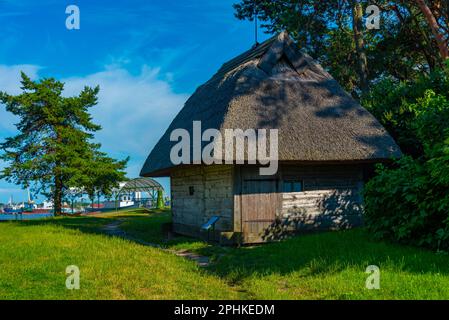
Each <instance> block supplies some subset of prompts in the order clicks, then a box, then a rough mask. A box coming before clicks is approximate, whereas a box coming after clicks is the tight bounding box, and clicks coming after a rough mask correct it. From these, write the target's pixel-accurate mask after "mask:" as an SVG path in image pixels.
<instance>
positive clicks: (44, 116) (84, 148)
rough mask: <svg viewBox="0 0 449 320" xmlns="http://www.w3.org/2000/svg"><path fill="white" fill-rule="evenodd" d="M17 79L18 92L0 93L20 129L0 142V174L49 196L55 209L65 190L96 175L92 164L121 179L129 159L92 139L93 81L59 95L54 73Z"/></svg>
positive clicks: (95, 127) (95, 128)
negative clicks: (117, 156) (103, 148)
mask: <svg viewBox="0 0 449 320" xmlns="http://www.w3.org/2000/svg"><path fill="white" fill-rule="evenodd" d="M21 83H22V87H21V89H22V91H23V92H22V93H21V94H19V95H16V96H14V95H9V94H7V93H5V92H0V102H1V103H3V104H4V105H5V106H6V110H7V111H9V112H11V113H12V114H14V115H16V116H17V117H18V118H19V121H18V123H17V124H16V127H17V130H18V131H19V133H18V134H17V135H16V136H13V137H9V138H6V139H5V141H4V142H3V143H1V144H0V151H2V153H1V154H0V160H3V161H4V162H5V163H6V164H7V166H6V167H5V168H4V169H3V170H2V171H1V172H0V178H5V179H6V180H7V181H9V182H12V183H15V184H18V185H21V186H22V187H23V188H28V187H32V190H33V191H34V192H35V193H41V194H43V195H46V196H47V197H49V198H51V199H52V200H53V204H54V209H55V214H60V213H61V211H62V201H63V195H64V194H65V192H66V191H67V190H68V189H70V188H75V187H76V188H84V187H85V186H84V184H85V183H86V181H88V180H89V179H90V178H91V177H92V176H96V174H95V172H92V168H97V169H98V172H101V174H102V175H103V176H105V174H104V172H106V173H107V174H106V176H107V177H108V179H115V180H114V181H112V182H110V181H109V182H108V183H109V184H111V183H112V184H117V183H118V181H120V179H123V178H124V172H123V170H124V168H125V167H126V163H127V161H128V159H126V160H124V161H116V160H114V159H111V158H108V157H107V156H106V155H105V154H104V153H101V152H100V151H99V148H100V145H99V144H95V143H93V142H92V139H93V137H94V136H93V133H94V132H96V131H98V130H100V129H101V127H100V126H99V125H96V124H94V123H93V122H92V117H91V115H90V114H89V109H90V108H91V107H93V106H94V105H96V104H97V95H98V92H99V87H98V86H97V87H95V88H90V87H85V88H84V89H83V90H82V91H81V92H80V93H79V95H77V96H73V97H64V96H62V93H63V90H64V84H63V83H62V82H60V81H57V80H55V79H53V78H48V79H43V80H41V81H32V80H31V79H30V78H29V77H28V76H26V75H25V74H24V73H22V81H21ZM98 181H99V180H98V179H96V182H97V183H98ZM100 189H101V188H100ZM103 189H104V188H103Z"/></svg>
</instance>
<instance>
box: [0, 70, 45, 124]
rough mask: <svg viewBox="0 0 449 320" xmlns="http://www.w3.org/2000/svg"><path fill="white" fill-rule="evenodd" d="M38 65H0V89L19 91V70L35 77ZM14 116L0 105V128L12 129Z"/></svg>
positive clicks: (15, 92) (16, 92) (8, 91)
mask: <svg viewBox="0 0 449 320" xmlns="http://www.w3.org/2000/svg"><path fill="white" fill-rule="evenodd" d="M39 69H40V67H38V66H34V65H28V64H23V65H12V66H5V65H0V91H5V92H7V93H9V94H19V93H20V91H21V90H20V72H21V71H23V72H25V73H26V74H27V75H28V76H29V77H31V78H32V79H36V78H37V75H38V71H39ZM15 121H16V118H15V116H13V115H11V114H10V113H8V112H6V110H5V108H4V106H2V105H0V130H6V131H13V130H14V128H15V127H14V123H15Z"/></svg>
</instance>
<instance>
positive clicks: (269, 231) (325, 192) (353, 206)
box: [171, 165, 363, 243]
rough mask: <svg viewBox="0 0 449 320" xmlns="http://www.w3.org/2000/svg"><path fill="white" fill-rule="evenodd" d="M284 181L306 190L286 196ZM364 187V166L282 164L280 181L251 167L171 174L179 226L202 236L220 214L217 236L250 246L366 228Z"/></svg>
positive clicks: (197, 169)
mask: <svg viewBox="0 0 449 320" xmlns="http://www.w3.org/2000/svg"><path fill="white" fill-rule="evenodd" d="M284 181H300V182H301V183H302V187H303V191H301V192H283V183H284ZM362 187H363V167H362V166H360V165H302V166H299V165H280V167H279V171H278V173H277V174H276V175H275V176H260V175H259V168H258V167H256V166H245V165H241V166H232V165H213V166H191V167H183V168H177V169H176V170H173V171H172V173H171V194H172V211H173V227H174V231H175V232H177V233H180V234H185V235H190V236H201V234H200V227H201V225H202V224H203V223H205V222H206V221H207V220H208V219H209V218H210V217H211V216H213V215H218V216H220V220H219V221H218V223H217V225H216V231H217V234H216V235H215V237H216V238H217V237H220V236H221V235H222V233H229V234H230V235H227V236H226V237H228V236H229V237H232V238H233V239H234V240H235V239H237V238H238V239H239V241H243V242H245V243H256V242H265V241H270V240H274V239H275V238H276V237H278V236H282V233H283V232H292V231H303V230H320V229H339V228H349V227H352V226H356V225H359V224H361V223H362V220H361V206H362V203H363V199H362V196H361V190H362ZM191 188H193V191H194V192H193V194H190V191H191V190H190V189H191ZM234 235H238V237H234Z"/></svg>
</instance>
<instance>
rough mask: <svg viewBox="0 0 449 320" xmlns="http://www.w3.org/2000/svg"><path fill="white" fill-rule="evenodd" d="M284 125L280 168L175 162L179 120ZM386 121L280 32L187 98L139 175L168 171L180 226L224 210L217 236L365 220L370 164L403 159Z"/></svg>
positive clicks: (236, 237) (186, 230)
mask: <svg viewBox="0 0 449 320" xmlns="http://www.w3.org/2000/svg"><path fill="white" fill-rule="evenodd" d="M193 121H201V126H202V128H203V129H206V128H215V129H218V130H219V131H220V132H224V131H225V130H226V129H236V128H240V129H243V130H246V129H249V128H258V129H260V128H265V129H278V136H279V138H278V156H279V168H278V171H277V173H276V174H275V175H272V176H263V175H260V171H259V170H258V168H259V166H258V165H255V164H247V163H246V164H236V163H234V164H215V165H205V164H204V163H197V164H190V165H189V164H180V165H174V164H173V163H172V161H171V160H170V151H171V148H172V147H173V146H174V145H175V144H176V142H173V141H170V134H171V132H173V130H175V129H177V128H183V129H186V130H187V131H188V132H189V133H191V132H192V123H193ZM400 154H401V153H400V150H399V147H398V146H397V144H396V143H395V142H394V140H393V139H392V138H391V136H390V135H389V134H388V133H387V132H386V130H385V129H384V128H383V127H382V126H381V124H380V123H379V122H378V121H377V120H376V119H375V118H374V117H373V116H372V115H371V114H370V113H369V112H368V111H367V110H365V109H364V108H363V107H361V106H360V105H359V104H358V102H357V101H355V100H354V99H353V98H352V97H351V96H350V95H349V94H347V93H346V92H345V91H344V90H343V89H342V88H341V86H340V85H339V84H338V83H337V82H336V81H335V80H334V79H333V78H332V77H331V75H330V74H329V73H327V72H326V71H325V70H323V68H322V67H321V66H320V65H319V64H318V63H317V62H315V61H314V60H313V59H312V58H311V57H309V56H308V55H306V54H305V53H303V52H301V51H300V50H299V49H298V48H297V47H296V45H295V44H294V43H293V42H292V40H291V39H290V38H289V36H288V35H287V33H285V32H283V33H281V34H279V35H277V36H275V37H273V38H271V39H269V40H267V41H265V42H264V43H262V44H260V45H258V46H256V47H254V48H252V49H251V50H249V51H247V52H245V53H243V54H241V55H239V56H237V57H236V58H234V59H232V60H231V61H229V62H227V63H225V64H224V65H223V66H222V67H221V69H220V70H218V72H217V73H216V74H215V75H214V76H213V77H212V78H211V79H210V80H209V81H207V82H206V83H205V84H203V85H202V86H200V87H199V88H198V89H197V90H196V92H195V93H194V94H193V95H192V96H191V97H190V98H189V99H188V101H187V102H186V104H185V106H184V107H183V109H182V110H181V111H180V112H179V114H178V115H177V116H176V117H175V119H174V120H173V122H172V123H171V124H170V126H169V128H168V129H167V131H166V132H165V134H164V135H163V136H162V138H161V139H160V140H159V142H158V143H157V144H156V146H155V147H154V149H153V150H152V151H151V153H150V155H149V156H148V159H147V160H146V162H145V165H144V166H143V168H142V171H141V175H142V176H145V177H161V176H169V177H170V178H171V179H170V181H171V198H172V211H173V229H174V231H175V232H177V233H180V234H185V235H192V236H200V235H201V234H202V232H201V226H202V225H203V224H204V223H206V222H207V221H208V220H209V219H210V217H212V216H219V220H218V221H217V223H216V228H215V232H214V236H215V237H216V238H217V239H221V240H223V241H224V240H226V239H231V240H233V241H242V242H245V243H252V242H260V241H266V240H270V239H273V238H276V237H279V236H282V234H283V233H284V232H285V231H289V230H308V229H313V230H315V229H334V228H335V229H336V228H347V227H351V226H354V225H358V224H360V223H361V211H360V207H361V205H362V201H363V200H362V196H361V189H362V187H363V183H364V181H365V175H366V172H367V169H368V168H372V165H373V164H374V163H377V162H382V161H388V159H391V158H392V157H399V156H400Z"/></svg>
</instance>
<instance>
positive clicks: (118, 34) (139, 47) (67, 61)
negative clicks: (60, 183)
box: [0, 0, 268, 202]
mask: <svg viewBox="0 0 449 320" xmlns="http://www.w3.org/2000/svg"><path fill="white" fill-rule="evenodd" d="M237 1H238V0H219V1H218V0H185V1H179V0H163V1H159V0H146V1H145V0H126V1H124V0H121V1H106V0H71V1H61V0H40V1H35V0H33V1H32V0H23V1H20V0H0V26H1V28H0V39H1V42H0V43H1V44H0V90H1V91H7V92H9V93H19V92H20V90H19V72H20V70H23V71H25V72H26V73H27V74H29V75H30V76H31V77H33V78H34V79H38V78H42V77H56V78H58V79H60V80H62V81H64V82H65V83H66V94H67V95H71V94H76V92H77V91H79V90H80V89H81V88H82V87H83V86H84V85H92V86H94V85H97V84H98V85H100V88H101V92H100V95H99V104H98V106H96V107H94V109H93V110H92V113H93V115H94V120H95V121H96V122H97V123H99V124H100V125H102V126H103V130H102V131H101V132H99V133H98V134H97V137H96V139H97V141H99V142H101V143H102V145H103V150H105V151H107V152H108V153H109V154H110V155H111V156H114V157H116V158H123V157H126V156H128V155H129V156H130V157H131V161H130V163H129V168H128V175H129V177H136V176H137V175H138V173H139V171H140V168H141V166H142V164H143V162H144V160H145V158H146V156H147V155H148V153H149V151H150V150H151V148H152V147H153V146H154V144H155V143H156V142H157V140H158V139H159V137H160V136H161V135H162V133H163V131H164V130H165V129H166V128H167V127H168V125H169V124H170V121H171V120H172V118H173V117H174V116H175V115H176V113H177V112H178V111H179V110H180V108H182V106H183V104H184V102H185V100H186V99H187V98H188V96H189V95H190V94H192V93H193V91H194V90H195V89H196V87H198V86H199V85H200V84H202V83H203V82H205V81H207V80H208V79H209V78H210V77H211V76H212V74H213V73H214V72H215V71H216V70H217V69H218V68H219V67H220V66H221V64H223V63H224V62H226V61H227V60H229V59H231V58H232V57H234V56H236V55H237V54H239V53H241V52H243V51H245V50H248V49H249V48H250V47H251V46H252V45H253V43H254V25H253V24H252V23H251V22H242V21H239V20H237V19H236V18H235V17H234V12H233V8H232V4H233V3H235V2H237ZM70 4H74V5H77V6H78V7H79V9H80V16H81V25H80V26H81V28H80V30H68V29H67V28H66V27H65V20H66V18H67V16H68V15H67V14H66V13H65V10H66V7H67V6H68V5H70ZM267 37H268V35H265V34H263V33H262V32H261V31H260V32H259V41H263V40H264V39H266V38H267ZM14 120H15V119H14V118H13V117H12V116H11V115H8V114H7V113H6V112H5V111H4V106H0V140H2V139H3V138H5V137H7V136H10V135H12V134H14V133H15V129H14V125H13V124H14ZM2 165H3V164H1V163H0V167H1V166H2ZM160 181H161V182H162V183H163V185H164V186H165V187H166V188H167V190H168V180H167V179H162V180H160ZM10 195H13V196H14V198H15V200H17V201H21V200H23V198H24V197H25V195H26V193H25V192H23V191H21V190H20V189H19V188H18V187H17V186H14V185H11V184H8V183H6V182H5V181H1V180H0V202H6V201H7V200H8V199H9V197H10Z"/></svg>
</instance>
